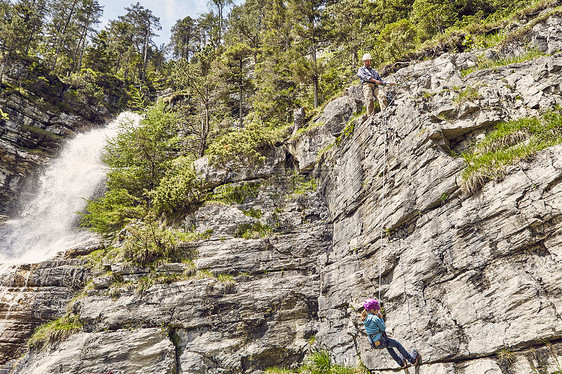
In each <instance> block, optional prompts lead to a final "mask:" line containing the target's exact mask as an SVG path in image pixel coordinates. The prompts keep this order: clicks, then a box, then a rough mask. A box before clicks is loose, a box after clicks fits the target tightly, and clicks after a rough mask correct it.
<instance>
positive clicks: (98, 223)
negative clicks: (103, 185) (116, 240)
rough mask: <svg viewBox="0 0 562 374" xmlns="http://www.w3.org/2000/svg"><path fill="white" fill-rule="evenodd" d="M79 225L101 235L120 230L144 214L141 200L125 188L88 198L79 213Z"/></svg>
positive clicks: (144, 210)
mask: <svg viewBox="0 0 562 374" xmlns="http://www.w3.org/2000/svg"><path fill="white" fill-rule="evenodd" d="M81 215H82V219H81V221H80V224H81V226H83V227H88V228H90V229H91V230H92V231H94V232H97V233H98V234H102V235H109V234H111V233H113V232H116V231H119V230H121V229H122V228H123V227H125V225H127V224H128V223H130V222H132V221H134V220H137V219H139V218H142V217H144V216H145V215H146V209H145V208H144V206H143V205H141V200H140V199H139V198H136V197H135V196H133V195H131V194H130V193H129V192H128V191H127V190H125V189H122V188H116V189H112V190H109V191H107V193H106V194H105V195H104V196H102V197H101V198H99V199H98V200H88V203H87V205H86V209H85V212H84V213H81Z"/></svg>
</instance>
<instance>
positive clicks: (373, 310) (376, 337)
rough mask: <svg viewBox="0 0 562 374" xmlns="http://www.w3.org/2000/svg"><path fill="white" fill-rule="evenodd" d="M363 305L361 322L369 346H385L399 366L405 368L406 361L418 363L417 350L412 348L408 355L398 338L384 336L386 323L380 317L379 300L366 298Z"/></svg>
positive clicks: (380, 347)
mask: <svg viewBox="0 0 562 374" xmlns="http://www.w3.org/2000/svg"><path fill="white" fill-rule="evenodd" d="M363 307H364V308H365V310H364V311H363V313H361V322H363V325H364V326H365V331H366V332H367V335H368V336H369V342H370V343H371V347H373V348H375V349H383V348H386V349H387V350H388V353H390V355H391V356H392V358H393V359H394V361H396V363H397V364H398V365H400V367H401V368H404V369H405V368H407V367H408V361H410V362H411V363H412V364H413V365H415V366H417V365H419V364H420V362H421V355H420V354H419V353H418V351H416V350H415V349H414V350H413V351H412V354H411V355H410V354H409V353H408V351H406V350H405V349H404V347H403V346H402V344H400V342H399V341H398V340H394V339H391V338H389V337H388V336H386V325H385V324H384V320H383V318H382V314H381V306H380V304H379V302H378V301H377V300H375V299H367V300H365V302H363ZM394 348H396V349H398V352H400V354H401V356H399V355H398V354H397V353H396V352H395V351H394Z"/></svg>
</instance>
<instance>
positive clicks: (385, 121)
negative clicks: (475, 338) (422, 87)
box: [378, 78, 416, 348]
mask: <svg viewBox="0 0 562 374" xmlns="http://www.w3.org/2000/svg"><path fill="white" fill-rule="evenodd" d="M410 79H411V78H410ZM410 79H408V80H406V81H404V82H402V83H401V84H400V85H398V87H400V86H402V85H403V84H404V83H406V82H407V81H409V80H410ZM396 95H397V94H396V93H394V95H393V96H390V95H387V97H388V98H389V102H388V105H387V106H386V108H384V110H383V131H384V151H383V152H384V154H383V174H382V176H383V184H382V198H381V225H380V226H381V249H380V251H379V292H378V296H379V301H380V300H381V288H382V257H383V256H382V253H383V248H384V245H385V242H384V206H385V199H386V179H387V170H388V166H387V163H388V149H387V147H388V146H387V144H388V130H389V128H388V116H389V113H388V110H387V109H388V107H389V106H390V105H391V104H392V103H393V102H394V99H395V98H396ZM402 266H403V264H402ZM403 280H404V299H405V300H404V301H405V303H406V306H407V314H408V325H409V326H410V334H411V335H412V336H414V331H413V328H412V318H411V315H410V301H409V300H408V296H407V293H406V273H405V272H404V275H403ZM414 348H416V347H415V346H414Z"/></svg>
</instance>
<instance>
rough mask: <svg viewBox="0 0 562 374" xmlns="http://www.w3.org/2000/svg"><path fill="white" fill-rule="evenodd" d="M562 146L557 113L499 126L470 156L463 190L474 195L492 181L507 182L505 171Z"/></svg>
mask: <svg viewBox="0 0 562 374" xmlns="http://www.w3.org/2000/svg"><path fill="white" fill-rule="evenodd" d="M561 143H562V112H561V111H560V109H557V110H555V111H552V112H548V113H545V114H543V115H542V116H541V117H537V118H522V119H518V120H514V121H510V122H506V123H501V124H499V125H497V127H496V130H495V131H492V132H490V133H489V134H488V135H486V138H485V139H484V140H482V141H481V142H479V143H477V144H476V145H475V146H474V147H473V148H472V149H471V150H470V151H469V152H466V153H464V154H463V155H462V156H463V158H464V159H465V161H466V163H467V167H466V168H465V170H464V172H463V174H462V178H463V185H462V189H463V190H464V191H465V192H466V193H468V194H473V193H475V192H476V191H478V190H479V189H480V188H482V186H483V185H484V184H485V183H486V182H487V181H489V180H499V179H501V178H503V176H504V172H505V168H506V167H507V166H509V165H513V164H515V163H517V162H518V161H520V160H522V159H524V158H526V157H529V156H531V155H533V154H535V153H537V152H539V151H541V150H543V149H545V148H548V147H551V146H553V145H555V144H561Z"/></svg>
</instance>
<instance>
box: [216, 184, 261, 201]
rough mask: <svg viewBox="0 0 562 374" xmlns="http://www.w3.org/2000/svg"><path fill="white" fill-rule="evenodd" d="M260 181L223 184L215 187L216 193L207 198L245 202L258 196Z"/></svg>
mask: <svg viewBox="0 0 562 374" xmlns="http://www.w3.org/2000/svg"><path fill="white" fill-rule="evenodd" d="M260 185H261V183H259V182H249V183H244V184H242V185H236V184H232V183H229V184H223V185H221V186H218V187H217V188H215V191H214V193H213V194H212V195H211V196H209V197H208V198H207V200H208V201H220V202H223V203H226V204H244V203H245V202H246V201H248V200H250V199H254V198H256V197H258V193H259V187H260Z"/></svg>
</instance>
